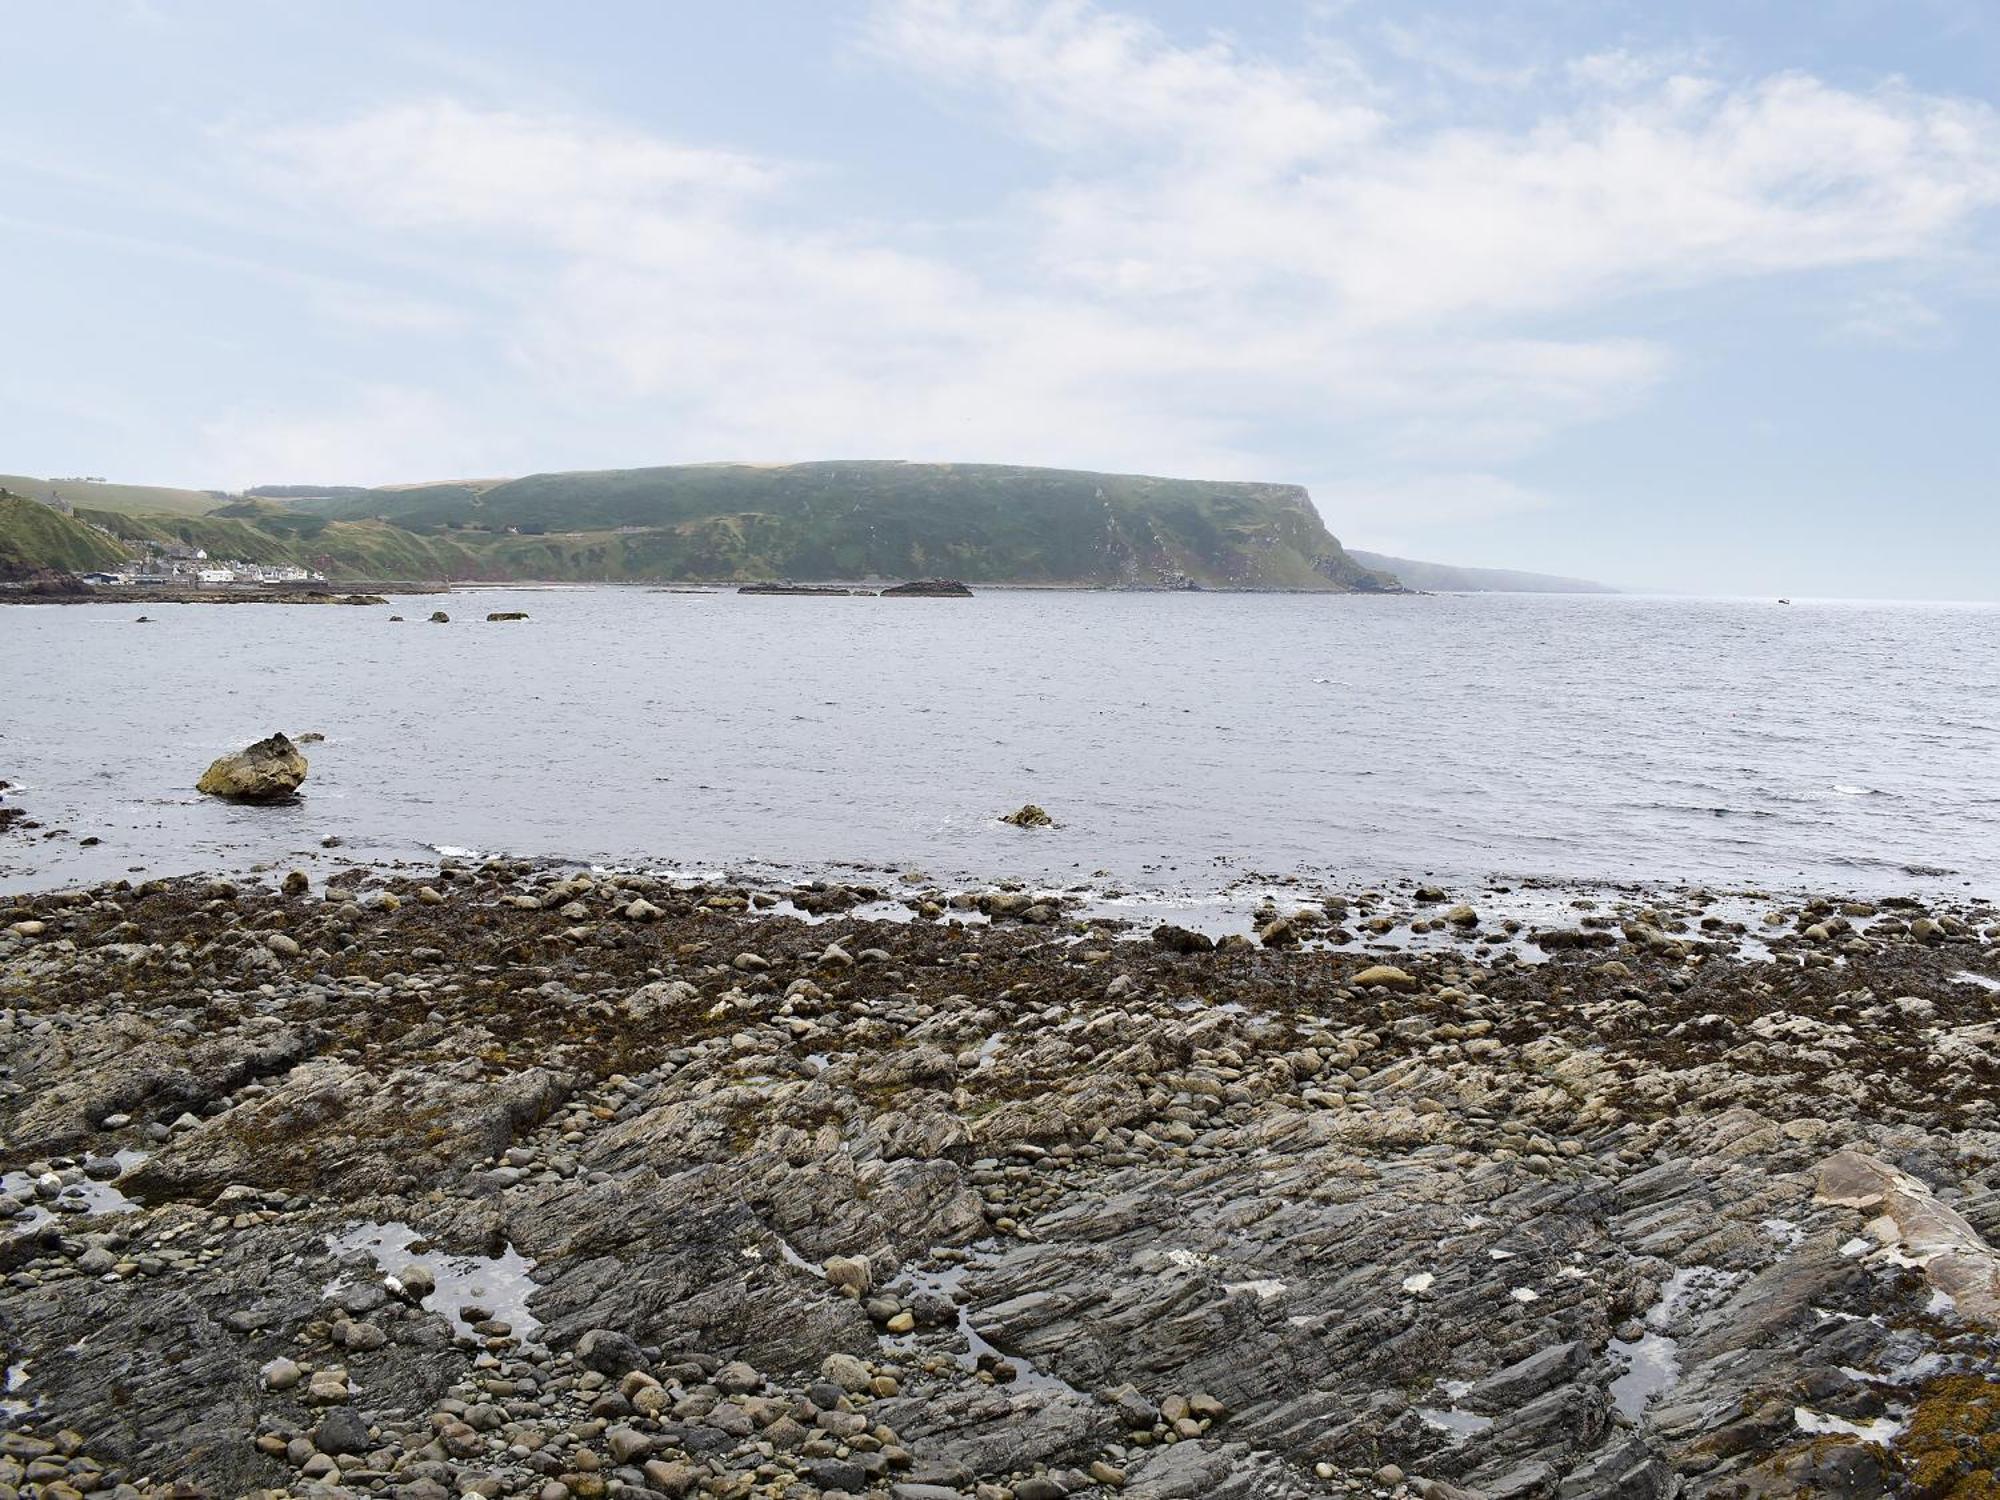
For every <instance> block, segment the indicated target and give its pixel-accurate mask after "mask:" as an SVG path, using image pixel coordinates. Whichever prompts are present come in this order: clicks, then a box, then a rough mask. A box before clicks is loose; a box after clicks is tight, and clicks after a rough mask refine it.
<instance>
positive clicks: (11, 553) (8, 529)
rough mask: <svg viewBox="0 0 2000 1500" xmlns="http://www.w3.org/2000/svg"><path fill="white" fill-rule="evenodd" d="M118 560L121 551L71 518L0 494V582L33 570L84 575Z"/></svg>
mask: <svg viewBox="0 0 2000 1500" xmlns="http://www.w3.org/2000/svg"><path fill="white" fill-rule="evenodd" d="M124 556H125V549H124V548H122V547H120V546H119V545H118V544H117V543H116V542H114V541H112V540H111V539H110V538H109V537H107V536H104V535H103V534H102V533H100V532H96V531H93V530H91V529H90V527H88V526H86V525H84V523H83V522H81V521H79V520H76V519H75V518H74V517H71V516H66V515H64V514H63V513H62V512H61V511H58V510H52V509H50V508H49V507H48V506H46V505H44V504H42V503H41V502H40V501H39V500H28V499H25V498H23V497H22V496H20V495H17V494H12V493H10V492H9V491H7V490H4V489H0V579H4V578H15V577H22V576H25V575H26V574H28V573H31V572H34V571H35V570H36V569H38V568H61V569H63V570H64V571H65V572H69V573H87V572H89V571H90V570H91V569H93V568H108V567H111V566H113V565H114V564H116V563H117V562H118V561H119V560H120V559H121V558H123V557H124Z"/></svg>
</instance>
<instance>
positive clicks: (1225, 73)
mask: <svg viewBox="0 0 2000 1500" xmlns="http://www.w3.org/2000/svg"><path fill="white" fill-rule="evenodd" d="M0 20H4V23H5V32H4V34H5V36H6V37H7V51H8V55H9V61H10V63H11V66H10V67H9V69H8V76H9V88H8V90H7V92H6V95H5V97H4V102H0V175H4V179H5V184H6V192H5V194H4V197H0V271H4V280H0V286H4V287H5V298H4V302H0V310H4V319H5V321H4V325H0V328H4V337H5V342H6V345H7V349H8V352H9V358H7V359H6V360H5V361H4V362H0V471H13V472H24V473H38V474H81V473H88V474H103V475H107V476H110V477H114V478H119V479H125V480H130V481H135V482H148V481H150V482H161V483H185V484H197V485H204V486H230V487H233V486H239V485H245V484H254V483H274V482H285V481H295V482H296V481H311V482H346V483H379V482H393V481H398V480H412V479H426V478H443V477H451V476H466V475H494V474H514V473H525V472H532V471H535V470H543V469H562V468H588V467H605V466H623V465H631V464H645V463H671V462H682V461H694V460H708V459H744V460H753V461H779V460H788V459H803V458H818V457H851V456H883V457H908V458H924V459H966V460H992V461H1011V462H1023V463H1051V464H1062V465H1078V466H1088V467H1101V468H1110V469H1130V470H1144V471H1150V472H1155V473H1169V474H1188V475H1199V476H1206V477H1214V478H1254V479H1277V480H1289V481H1294V482H1298V483H1302V484H1305V485H1308V486H1309V487H1310V488H1311V490H1312V492H1313V495H1314V497H1315V500H1316V502H1317V503H1318V505H1319V507H1320V509H1321V511H1322V513H1323V514H1324V515H1325V516H1326V518H1327V520H1328V522H1329V524H1330V525H1331V526H1332V527H1333V528H1334V530H1335V531H1336V532H1337V533H1338V534H1339V535H1340V536H1341V537H1342V538H1343V539H1344V540H1346V541H1348V542H1349V543H1350V544H1353V545H1358V546H1371V547H1376V548H1378V549H1380V550H1384V551H1399V552H1403V553H1406V554H1408V555H1414V556H1422V557H1429V558H1435V559H1439V560H1444V561H1454V562H1465V563H1487V564H1493V565H1501V566H1515V567H1529V568H1539V569H1544V570H1548V571H1559V572H1571V573H1578V574H1583V575H1586V576H1593V577H1599V578H1603V579H1606V580H1609V581H1612V582H1616V583H1620V584H1623V585H1627V586H1632V587H1640V588H1658V589H1667V590H1690V591H1703V592H1742V593H1780V592H1782V593H1789V594H1794V595H1814V594H1827V595H1898V596H1913V597H1935V598H1975V599H1977V598H1984V599H1992V598H1996V597H2000V569H1996V567H1995V566H1994V564H1993V557H1994V554H1995V553H1996V551H2000V519H1996V514H1995V512H1996V504H2000V495H1997V494H1996V488H2000V486H1996V478H1995V476H1996V475H2000V435H1996V434H2000V420H1996V418H1995V396H1996V393H2000V353H1996V352H1995V351H1996V350H2000V260H1997V259H1996V253H1995V252H1996V248H2000V246H1996V225H2000V213H1996V208H2000V111H1997V110H1996V105H2000V100H1996V97H1995V96H1996V91H2000V83H1996V80H2000V7H1996V6H1994V5H1991V4H1989V3H1986V0H1894V3H1890V0H1811V3H1806V0H1796V3H1779V0H1728V3H1722V0H1715V3H1681V4H1675V5H1671V6H1662V5H1658V4H1654V3H1636V0H1635V3H1620V0H1588V3H1586V0H1532V3H1531V0H1512V3H1508V0H1499V3H1494V0H1486V3H1480V4H1424V3H1414V0H1402V3H1391V0H1317V3H1314V0H1267V3H1252V4H1232V5H1227V6H1224V5H1220V4H1194V3H1190V0H1154V3H1139V0H1131V3H1127V4H1112V3H1105V4H1095V5H1093V4H1084V3H1079V0H1048V3H1044V0H855V3H818V0H815V3H780V0H734V3H730V4H720V3H693V0H682V3H667V0H646V3H629V4H628V3H615V0H595V3H593V4H590V5H586V6H564V7H556V6H550V5H546V4H541V3H507V0H476V3H458V4H454V3H448V0H431V3H427V4H425V5H422V6H410V5H404V4H386V3H370V0H325V3H318V0H242V3H221V0H217V3H205V0H153V3H147V0H124V3H110V0H104V3H93V0H71V3H68V4H64V5H60V6H51V5H47V4H31V3H7V4H5V5H4V7H0Z"/></svg>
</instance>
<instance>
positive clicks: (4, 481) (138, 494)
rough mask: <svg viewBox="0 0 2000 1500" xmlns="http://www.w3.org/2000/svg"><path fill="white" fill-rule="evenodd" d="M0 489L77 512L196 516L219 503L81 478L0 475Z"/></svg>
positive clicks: (186, 493) (209, 495) (204, 494)
mask: <svg viewBox="0 0 2000 1500" xmlns="http://www.w3.org/2000/svg"><path fill="white" fill-rule="evenodd" d="M0 489H5V490H11V491H13V492H14V493H15V494H17V495H26V496H27V497H28V498H29V499H30V500H42V501H46V502H48V503H49V504H51V505H54V504H57V503H61V504H65V505H70V506H74V507H75V508H76V509H77V510H111V511H118V512H120V513H122V514H125V515H135V516H199V515H203V514H205V513H207V512H208V511H211V510H214V509H215V508H216V506H218V505H220V504H222V503H223V498H224V497H223V496H221V495H219V494H215V493H213V492H211V491H209V490H176V489H167V488H163V487H161V486H159V485H151V484H103V483H100V482H98V481H96V480H85V479H35V478H31V477H30V476H28V475H26V474H0Z"/></svg>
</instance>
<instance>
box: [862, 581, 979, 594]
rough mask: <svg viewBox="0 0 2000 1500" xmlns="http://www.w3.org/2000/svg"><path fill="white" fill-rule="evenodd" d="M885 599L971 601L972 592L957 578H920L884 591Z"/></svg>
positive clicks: (892, 586)
mask: <svg viewBox="0 0 2000 1500" xmlns="http://www.w3.org/2000/svg"><path fill="white" fill-rule="evenodd" d="M882 597H883V598H884V599H970V598H971V597H972V590H971V589H969V588H967V587H966V586H965V585H964V584H963V583H960V582H959V581H958V580H957V579H956V578H920V579H916V580H915V581H913V582H910V583H898V584H893V585H891V586H890V587H888V588H886V589H884V590H882Z"/></svg>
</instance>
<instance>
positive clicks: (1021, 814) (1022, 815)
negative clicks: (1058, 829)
mask: <svg viewBox="0 0 2000 1500" xmlns="http://www.w3.org/2000/svg"><path fill="white" fill-rule="evenodd" d="M1000 821H1001V822H1003V823H1011V824H1013V825H1014V826H1015V827H1016V828H1053V827H1054V826H1055V821H1056V820H1055V819H1054V818H1052V817H1050V816H1049V815H1048V813H1046V812H1045V811H1043V810H1042V809H1041V808H1040V807H1037V806H1036V805H1035V804H1034V803H1032V802H1024V803H1022V804H1021V806H1020V807H1018V808H1016V809H1015V810H1014V811H1013V812H1010V813H1007V814H1004V815H1003V816H1002V817H1001V819H1000Z"/></svg>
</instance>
